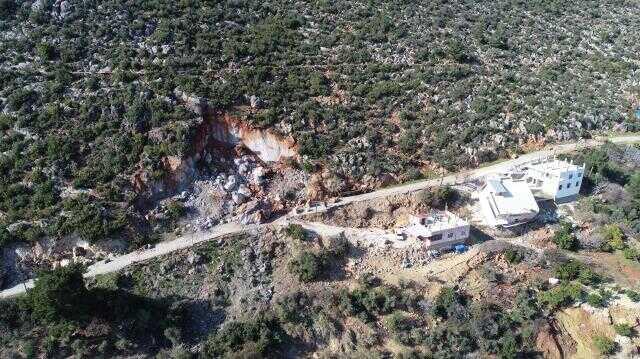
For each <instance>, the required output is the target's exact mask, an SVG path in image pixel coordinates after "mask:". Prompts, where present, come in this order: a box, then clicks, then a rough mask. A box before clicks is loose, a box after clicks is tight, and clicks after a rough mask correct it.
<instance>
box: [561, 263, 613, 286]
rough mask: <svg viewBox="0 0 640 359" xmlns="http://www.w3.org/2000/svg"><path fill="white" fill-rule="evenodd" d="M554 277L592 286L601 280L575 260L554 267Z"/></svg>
mask: <svg viewBox="0 0 640 359" xmlns="http://www.w3.org/2000/svg"><path fill="white" fill-rule="evenodd" d="M554 272H555V275H556V277H558V278H559V279H562V280H567V281H571V280H578V281H579V282H580V283H582V284H584V285H594V284H598V283H600V282H601V281H602V278H601V277H600V276H599V275H598V274H597V273H595V272H594V271H593V270H592V269H591V268H590V267H588V266H586V265H585V264H584V263H582V262H580V261H577V260H570V261H567V262H564V263H561V264H559V265H558V266H556V268H555V270H554Z"/></svg>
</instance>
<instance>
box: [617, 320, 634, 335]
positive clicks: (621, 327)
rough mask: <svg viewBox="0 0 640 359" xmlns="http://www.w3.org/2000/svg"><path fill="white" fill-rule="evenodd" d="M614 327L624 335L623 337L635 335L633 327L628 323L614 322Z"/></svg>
mask: <svg viewBox="0 0 640 359" xmlns="http://www.w3.org/2000/svg"><path fill="white" fill-rule="evenodd" d="M613 329H614V330H615V331H616V333H617V334H618V335H622V336H623V337H632V336H634V332H635V330H634V329H633V327H632V326H631V325H629V324H627V323H618V324H614V325H613Z"/></svg>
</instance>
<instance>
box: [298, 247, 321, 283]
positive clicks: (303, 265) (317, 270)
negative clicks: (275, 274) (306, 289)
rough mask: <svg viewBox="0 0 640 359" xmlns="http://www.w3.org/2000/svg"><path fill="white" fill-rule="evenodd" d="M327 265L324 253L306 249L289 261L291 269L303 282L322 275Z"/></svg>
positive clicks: (316, 278)
mask: <svg viewBox="0 0 640 359" xmlns="http://www.w3.org/2000/svg"><path fill="white" fill-rule="evenodd" d="M326 265H327V263H326V258H325V257H324V255H323V254H316V253H313V252H308V251H304V252H302V253H300V254H299V255H298V256H297V257H295V258H294V259H293V260H291V262H289V271H290V272H291V273H292V274H295V275H296V276H297V277H298V279H299V280H301V281H303V282H313V281H316V280H318V279H320V278H321V277H322V275H323V271H324V269H325V266H326Z"/></svg>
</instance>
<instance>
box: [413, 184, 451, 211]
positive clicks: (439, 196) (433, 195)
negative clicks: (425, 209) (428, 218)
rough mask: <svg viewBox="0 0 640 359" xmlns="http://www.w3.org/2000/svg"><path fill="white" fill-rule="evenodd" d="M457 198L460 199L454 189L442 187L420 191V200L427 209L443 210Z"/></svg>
mask: <svg viewBox="0 0 640 359" xmlns="http://www.w3.org/2000/svg"><path fill="white" fill-rule="evenodd" d="M458 198H460V194H459V193H458V191H457V190H456V189H455V188H453V187H450V186H443V187H438V188H436V189H430V190H424V191H422V194H421V198H420V200H421V202H422V203H424V204H425V205H427V206H429V207H434V208H444V207H445V205H446V204H451V203H453V202H455V201H457V200H458Z"/></svg>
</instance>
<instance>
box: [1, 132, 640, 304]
mask: <svg viewBox="0 0 640 359" xmlns="http://www.w3.org/2000/svg"><path fill="white" fill-rule="evenodd" d="M605 139H606V140H608V141H610V142H613V143H618V144H624V143H635V142H640V136H620V137H609V138H601V139H595V140H584V141H579V142H575V143H569V144H561V145H554V146H550V147H548V148H547V149H544V150H540V151H536V152H531V153H527V154H524V155H522V156H520V157H518V158H516V159H513V160H506V161H504V162H500V163H496V164H493V165H490V166H486V167H481V168H477V169H473V170H469V171H463V172H459V173H457V174H454V175H449V176H445V177H442V178H438V179H432V180H425V181H419V182H413V183H409V184H405V185H399V186H395V187H390V188H383V189H380V190H377V191H374V192H370V193H365V194H361V195H357V196H351V197H344V198H342V199H341V201H340V202H338V203H334V204H329V205H327V206H323V207H319V208H316V209H315V210H314V211H313V212H322V211H326V210H328V209H330V208H335V207H340V206H344V205H347V204H349V203H354V202H360V201H367V200H372V199H376V198H381V197H386V196H390V195H398V194H406V193H411V192H416V191H419V190H422V189H425V188H429V187H433V186H438V185H440V184H455V183H459V182H461V181H463V180H468V179H471V178H477V177H482V176H485V175H487V174H490V173H494V172H501V171H505V170H507V169H509V168H510V167H512V166H513V165H515V164H518V163H520V162H525V161H529V160H532V159H536V158H539V157H546V156H553V155H556V154H562V153H568V152H572V151H575V150H580V149H585V148H591V147H597V146H599V145H602V143H603V141H604V140H605ZM304 214H308V212H306V213H300V214H297V213H295V212H291V213H288V214H287V215H285V216H283V217H282V218H279V219H277V220H275V221H274V222H273V224H275V225H286V224H287V223H289V218H292V217H298V216H302V215H304ZM266 225H269V224H263V225H241V224H238V223H227V224H223V225H219V226H216V227H213V228H211V229H210V230H208V231H205V232H197V233H192V234H185V235H183V236H181V237H179V238H177V239H174V240H172V241H166V242H160V243H158V244H157V245H156V246H155V247H154V248H151V249H147V250H137V251H135V252H131V253H129V254H126V255H123V256H120V257H116V258H114V259H112V260H111V261H110V262H108V263H106V262H104V261H101V262H97V263H95V264H93V265H91V266H89V267H88V270H87V273H85V277H94V276H96V275H99V274H106V273H112V272H117V271H119V270H121V269H123V268H125V267H127V266H129V265H131V264H134V263H138V262H142V261H145V260H148V259H151V258H156V257H160V256H163V255H166V254H169V253H172V252H175V251H178V250H181V249H185V248H189V247H191V246H193V245H195V244H198V243H202V242H206V241H210V240H213V239H216V238H219V237H222V236H225V235H229V234H235V233H242V232H245V231H250V230H252V229H258V228H260V227H262V226H266ZM316 229H319V227H317V225H316ZM33 284H34V282H33V280H29V281H26V282H24V283H20V284H18V285H16V286H14V287H12V288H8V289H5V290H3V291H1V292H0V299H1V298H9V297H14V296H17V295H20V294H22V293H24V292H25V289H26V288H32V287H33Z"/></svg>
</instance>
